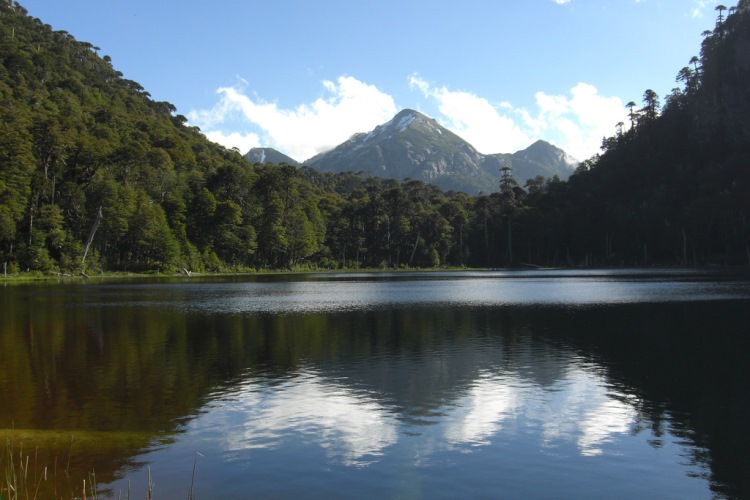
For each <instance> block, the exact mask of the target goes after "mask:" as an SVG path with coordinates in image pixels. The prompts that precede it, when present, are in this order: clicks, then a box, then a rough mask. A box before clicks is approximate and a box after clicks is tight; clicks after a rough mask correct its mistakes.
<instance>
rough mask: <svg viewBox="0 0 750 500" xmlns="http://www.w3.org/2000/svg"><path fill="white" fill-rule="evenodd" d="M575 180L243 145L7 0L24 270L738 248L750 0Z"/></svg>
mask: <svg viewBox="0 0 750 500" xmlns="http://www.w3.org/2000/svg"><path fill="white" fill-rule="evenodd" d="M716 12H717V19H716V23H715V26H714V29H712V30H707V31H705V32H704V33H703V35H704V39H703V42H702V45H701V47H700V53H699V55H696V56H695V57H693V58H692V59H691V60H690V61H686V66H685V67H684V68H682V69H678V71H677V74H676V79H675V82H676V85H678V86H677V87H675V88H674V89H673V90H672V92H671V93H670V94H669V95H668V96H664V97H663V101H664V104H663V105H662V103H661V102H660V96H658V95H657V94H656V93H655V92H653V91H652V90H646V91H645V92H644V94H643V96H642V100H641V102H640V103H636V102H635V101H631V102H629V103H628V104H627V106H626V107H627V108H628V109H629V120H628V123H618V124H613V131H614V135H613V136H612V137H605V138H603V140H602V146H601V153H599V154H597V155H595V156H594V157H592V158H589V159H588V160H585V161H584V162H582V163H581V166H580V167H579V168H578V170H577V171H576V172H575V173H574V174H573V175H572V176H571V178H570V179H569V180H567V181H562V180H560V179H557V178H552V179H548V178H544V177H537V178H535V179H532V180H529V181H528V182H526V183H525V185H523V186H520V185H519V184H518V183H517V182H516V181H515V180H514V179H513V173H512V171H511V170H509V169H507V168H506V169H504V170H503V172H502V179H501V181H500V184H499V185H498V190H497V192H493V193H484V194H479V195H477V196H470V195H467V194H465V193H460V192H445V191H443V190H441V189H439V188H437V187H435V186H432V185H430V184H426V183H423V182H421V181H416V180H405V181H394V180H385V179H378V178H373V177H364V176H361V175H357V174H355V173H343V174H324V173H321V172H318V171H315V170H313V169H311V168H308V167H302V168H296V167H293V166H289V165H284V164H282V165H273V164H251V163H250V162H249V161H247V160H246V159H245V158H243V157H242V155H241V153H240V152H239V151H238V150H236V149H226V148H224V147H222V146H220V145H218V144H215V143H212V142H210V141H208V140H207V139H206V138H205V136H204V135H203V134H202V133H201V131H200V130H199V129H198V128H197V127H192V126H190V125H189V123H188V122H187V119H186V118H185V117H184V116H182V115H179V114H177V110H176V108H175V106H174V105H172V104H170V103H169V102H160V101H155V100H153V99H152V98H151V96H150V95H149V93H148V92H147V91H146V90H145V89H144V88H143V87H142V86H141V85H139V84H138V83H137V82H135V81H132V80H128V79H126V78H124V76H123V74H122V73H121V72H119V71H117V70H116V69H115V68H114V67H113V64H112V60H111V58H109V57H108V56H106V55H99V50H100V49H99V48H98V47H96V46H95V45H93V44H91V43H88V42H81V41H77V40H76V39H75V38H74V37H73V36H72V35H71V34H69V33H67V32H65V31H55V30H53V29H52V27H50V26H49V25H46V24H44V22H43V21H41V20H39V19H36V18H32V17H30V16H29V15H28V12H27V11H26V10H25V9H24V8H23V7H22V6H21V5H19V4H18V3H17V2H15V3H10V2H5V1H4V2H2V3H0V262H2V274H3V275H5V276H8V275H14V274H18V273H31V274H80V273H104V272H143V273H149V272H159V273H174V272H179V271H183V272H253V271H260V270H275V269H280V270H284V269H285V270H323V269H355V268H371V269H400V268H436V267H446V268H448V267H482V268H486V267H490V268H494V267H501V266H507V267H512V266H652V265H725V266H728V265H750V220H749V217H750V91H748V89H750V0H739V2H738V4H737V6H735V7H731V8H729V9H727V8H726V7H725V6H723V5H719V6H718V7H717V10H716Z"/></svg>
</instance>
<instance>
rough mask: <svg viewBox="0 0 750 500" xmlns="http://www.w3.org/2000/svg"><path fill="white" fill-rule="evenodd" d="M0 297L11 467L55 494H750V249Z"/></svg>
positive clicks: (0, 291)
mask: <svg viewBox="0 0 750 500" xmlns="http://www.w3.org/2000/svg"><path fill="white" fill-rule="evenodd" d="M0 307H1V308H2V315H1V319H0V434H2V435H4V436H5V437H3V439H4V441H5V443H6V444H7V446H6V448H9V449H12V452H10V453H5V454H3V456H2V458H0V473H3V474H4V473H5V472H4V471H6V469H7V465H8V462H9V461H10V459H11V458H12V459H13V460H14V463H15V465H16V466H17V465H18V462H19V461H22V460H23V458H20V459H19V457H24V456H25V457H26V459H27V460H28V462H27V464H26V466H25V470H26V472H27V475H28V477H29V478H30V479H27V481H28V483H29V484H30V485H32V486H33V487H32V488H31V490H32V491H33V490H34V488H39V490H38V491H40V492H42V494H45V495H46V494H50V495H52V494H54V495H57V496H58V497H59V496H61V495H62V496H64V497H65V498H69V497H71V496H73V495H76V496H81V492H82V488H83V484H84V483H83V481H84V480H85V481H86V483H85V484H86V485H87V488H91V485H92V483H94V484H96V485H97V490H98V494H99V496H100V497H104V498H106V497H109V496H111V497H115V498H117V497H120V496H121V497H122V498H125V496H126V495H127V494H128V493H129V494H130V495H131V498H144V497H145V495H146V491H147V488H148V485H149V476H150V481H151V483H152V490H153V495H154V498H158V499H172V498H181V499H184V498H186V497H187V496H188V493H189V491H190V489H191V487H192V488H193V492H194V494H195V496H196V497H197V498H248V497H255V498H258V497H260V498H290V497H295V498H319V497H328V498H344V497H361V498H457V497H471V498H477V497H481V498H550V497H556V498H604V497H606V498H716V497H719V498H749V497H750V429H749V427H748V422H750V364H748V352H749V351H748V346H750V342H749V341H748V335H749V334H750V273H748V271H747V270H716V269H709V270H702V269H698V270H696V269H667V270H654V269H637V270H564V271H548V270H533V271H491V272H490V271H488V272H429V273H428V272H425V273H417V272H415V273H372V274H369V273H345V274H333V273H331V274H283V275H258V276H240V277H223V278H205V277H203V278H195V277H194V278H186V277H180V278H154V279H132V280H104V281H100V280H96V279H92V280H89V281H87V282H85V283H79V282H75V283H66V282H64V281H61V282H60V283H38V284H5V285H3V284H0ZM9 455H10V457H9ZM45 467H46V468H47V470H46V472H45V470H44V469H45ZM3 479H4V476H3ZM89 496H92V495H89Z"/></svg>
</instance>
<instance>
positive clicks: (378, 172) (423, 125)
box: [304, 109, 578, 194]
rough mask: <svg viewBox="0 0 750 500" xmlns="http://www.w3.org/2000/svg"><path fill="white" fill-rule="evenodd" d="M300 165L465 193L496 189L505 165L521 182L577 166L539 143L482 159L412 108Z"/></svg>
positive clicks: (563, 175) (558, 151) (567, 173)
mask: <svg viewBox="0 0 750 500" xmlns="http://www.w3.org/2000/svg"><path fill="white" fill-rule="evenodd" d="M304 163H305V165H308V166H310V167H313V168H315V169H317V170H320V171H323V172H347V171H360V172H364V173H367V174H370V175H373V176H377V177H384V178H392V179H406V178H411V179H418V180H422V181H425V182H430V183H433V184H436V185H437V186H440V187H441V188H443V189H447V190H456V191H465V192H467V193H470V194H476V193H478V192H480V191H481V192H493V191H497V190H498V183H499V180H500V170H499V169H500V168H501V167H504V166H510V167H511V168H512V169H513V175H514V177H515V178H516V180H517V181H518V182H519V183H520V184H523V183H524V182H525V181H526V180H527V179H530V178H532V177H535V176H537V175H543V176H545V177H553V176H555V175H557V176H558V177H560V178H561V179H567V178H568V177H569V176H570V174H571V173H572V172H573V171H574V170H575V168H576V166H577V164H578V163H577V162H576V160H575V159H573V158H572V157H570V156H569V155H567V154H566V153H565V152H564V151H563V150H561V149H559V148H556V147H555V146H553V145H551V144H549V143H547V142H544V141H537V142H536V143H534V144H532V145H531V146H530V147H529V148H527V149H524V150H522V151H518V152H516V153H513V154H494V155H483V154H482V153H480V152H478V151H477V150H476V149H475V148H474V147H473V146H472V145H471V144H469V143H468V142H466V141H465V140H463V139H462V138H460V137H459V136H457V135H456V134H454V133H453V132H451V131H450V130H448V129H446V128H445V127H442V126H441V125H440V124H438V123H437V122H436V121H435V120H434V119H432V118H429V117H427V116H425V115H423V114H422V113H419V112H418V111H414V110H411V109H405V110H403V111H401V112H400V113H398V114H397V115H396V116H394V117H393V119H392V120H391V121H389V122H388V123H385V124H383V125H379V126H377V127H375V129H374V130H372V131H371V132H369V133H366V134H365V133H359V134H355V135H353V136H352V137H351V138H350V139H349V140H347V141H346V142H344V143H342V144H340V145H339V146H337V147H336V148H334V149H333V150H331V151H328V152H325V153H321V154H319V155H317V156H315V157H313V158H310V159H309V160H307V161H306V162H304Z"/></svg>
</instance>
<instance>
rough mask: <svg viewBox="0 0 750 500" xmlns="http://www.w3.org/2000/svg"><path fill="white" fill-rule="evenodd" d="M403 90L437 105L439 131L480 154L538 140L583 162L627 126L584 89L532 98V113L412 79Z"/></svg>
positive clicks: (615, 101)
mask: <svg viewBox="0 0 750 500" xmlns="http://www.w3.org/2000/svg"><path fill="white" fill-rule="evenodd" d="M409 84H410V86H411V88H412V89H417V90H419V91H420V92H422V93H423V94H424V95H425V97H428V98H430V99H434V100H435V101H436V102H437V104H438V109H439V111H440V113H441V114H442V116H441V117H438V120H439V121H440V122H441V123H443V125H444V126H446V127H447V128H449V129H451V130H452V131H453V132H455V133H457V134H459V135H460V136H461V137H463V138H464V139H466V140H467V141H469V142H470V143H471V144H472V145H474V147H476V148H477V149H478V150H479V151H481V152H482V153H486V154H487V153H512V152H515V151H518V150H519V149H523V148H526V147H528V146H529V145H530V144H531V143H532V142H534V140H536V139H544V140H546V141H549V142H551V143H553V144H555V145H556V146H558V147H560V148H562V149H564V150H565V151H566V152H567V153H569V154H571V155H573V156H574V157H576V158H578V159H579V160H583V159H586V158H589V157H591V156H592V155H593V154H595V153H597V152H598V151H599V147H600V145H601V141H602V138H603V137H605V136H611V135H613V134H614V131H615V125H616V124H617V123H618V122H620V121H623V122H626V121H627V120H626V117H627V110H626V109H625V107H624V105H623V103H622V101H621V100H620V99H619V98H618V97H605V96H602V95H599V93H598V91H597V89H596V87H594V86H593V85H589V84H586V83H579V84H578V85H576V86H575V87H573V88H572V89H571V90H570V94H569V95H550V94H547V93H545V92H537V93H536V96H535V97H536V107H537V109H536V110H535V111H529V110H526V109H523V108H516V107H514V106H513V105H512V104H508V103H501V104H492V103H490V102H489V101H487V100H486V99H484V98H482V97H478V96H476V95H474V94H471V93H468V92H464V91H453V90H449V89H448V88H446V87H433V86H432V85H430V84H429V83H428V82H426V81H425V80H424V79H422V78H420V77H419V76H418V75H412V76H411V77H409Z"/></svg>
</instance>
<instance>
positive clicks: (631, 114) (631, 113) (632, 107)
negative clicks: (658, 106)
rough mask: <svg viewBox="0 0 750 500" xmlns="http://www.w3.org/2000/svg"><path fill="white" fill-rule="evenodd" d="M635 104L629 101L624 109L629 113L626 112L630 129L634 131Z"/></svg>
mask: <svg viewBox="0 0 750 500" xmlns="http://www.w3.org/2000/svg"><path fill="white" fill-rule="evenodd" d="M635 106H636V104H635V102H634V101H630V102H628V103H627V104H626V105H625V107H626V108H628V109H629V110H630V111H629V112H628V117H629V118H630V129H631V130H635V126H636V124H637V123H638V111H637V110H636V109H635Z"/></svg>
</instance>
